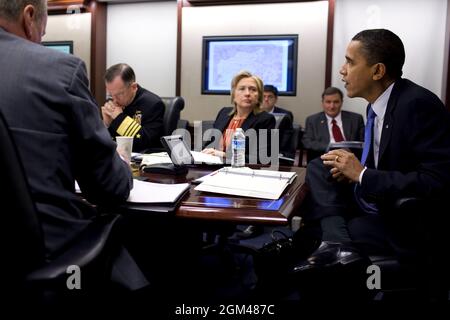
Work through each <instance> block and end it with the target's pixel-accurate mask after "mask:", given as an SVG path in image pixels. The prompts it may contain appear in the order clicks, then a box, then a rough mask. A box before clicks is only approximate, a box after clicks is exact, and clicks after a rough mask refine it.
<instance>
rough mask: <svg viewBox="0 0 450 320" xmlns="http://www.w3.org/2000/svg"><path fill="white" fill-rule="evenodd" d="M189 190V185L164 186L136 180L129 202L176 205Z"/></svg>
mask: <svg viewBox="0 0 450 320" xmlns="http://www.w3.org/2000/svg"><path fill="white" fill-rule="evenodd" d="M187 189H189V183H178V184H163V183H153V182H145V181H139V180H136V179H135V180H134V181H133V190H131V192H130V196H129V197H128V200H127V202H129V203H143V204H164V203H175V202H176V201H177V200H178V199H179V198H180V196H181V195H183V194H184V192H185V191H186V190H187Z"/></svg>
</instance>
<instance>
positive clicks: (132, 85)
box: [101, 63, 165, 152]
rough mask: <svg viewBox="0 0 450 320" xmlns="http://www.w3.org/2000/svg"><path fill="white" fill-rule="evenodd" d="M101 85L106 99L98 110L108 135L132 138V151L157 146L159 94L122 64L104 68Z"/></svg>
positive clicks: (160, 121)
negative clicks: (147, 86) (103, 85)
mask: <svg viewBox="0 0 450 320" xmlns="http://www.w3.org/2000/svg"><path fill="white" fill-rule="evenodd" d="M105 84H106V90H107V92H108V95H109V98H108V101H107V102H106V103H105V105H104V106H103V107H102V108H101V109H102V116H103V122H104V124H105V125H106V126H107V127H108V130H109V133H110V134H111V136H112V137H116V136H127V137H133V138H134V141H133V151H134V152H143V151H145V150H146V149H149V148H152V147H159V146H160V141H159V139H160V137H161V136H162V133H163V117H164V111H165V107H164V103H163V102H162V100H161V99H160V97H158V96H157V95H156V94H154V93H152V92H150V91H148V90H146V89H144V88H142V87H141V86H139V85H138V84H137V83H136V76H135V74H134V71H133V69H132V68H131V67H130V66H129V65H127V64H125V63H118V64H115V65H113V66H111V67H110V68H108V70H106V73H105Z"/></svg>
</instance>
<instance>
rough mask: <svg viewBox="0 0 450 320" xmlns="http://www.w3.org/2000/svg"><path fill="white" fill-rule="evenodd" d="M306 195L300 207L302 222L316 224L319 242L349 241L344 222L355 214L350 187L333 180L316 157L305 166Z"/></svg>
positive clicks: (328, 170) (327, 169) (350, 185)
mask: <svg viewBox="0 0 450 320" xmlns="http://www.w3.org/2000/svg"><path fill="white" fill-rule="evenodd" d="M306 183H307V184H308V186H309V188H310V192H309V194H308V196H307V198H306V199H305V204H304V206H303V208H302V211H303V212H304V214H303V216H304V218H305V221H311V220H312V221H314V220H315V221H317V220H318V221H320V226H321V228H322V240H323V241H335V242H349V241H350V237H349V234H348V231H347V227H346V219H347V218H348V217H349V216H351V215H352V212H354V211H355V207H354V200H353V189H352V188H353V184H348V183H346V182H344V183H340V182H337V181H335V180H334V179H333V178H332V177H331V174H330V168H329V167H326V166H325V165H324V164H323V163H322V160H321V159H320V158H318V159H315V160H313V161H311V162H310V163H309V164H308V168H307V172H306Z"/></svg>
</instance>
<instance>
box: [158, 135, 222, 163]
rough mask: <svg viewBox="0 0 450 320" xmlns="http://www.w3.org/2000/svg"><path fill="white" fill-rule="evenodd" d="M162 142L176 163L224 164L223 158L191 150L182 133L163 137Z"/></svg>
mask: <svg viewBox="0 0 450 320" xmlns="http://www.w3.org/2000/svg"><path fill="white" fill-rule="evenodd" d="M161 142H162V144H163V146H164V148H165V149H166V151H167V154H168V155H169V157H170V159H171V160H172V163H173V164H175V165H188V164H217V165H221V164H223V161H222V159H221V158H219V157H217V156H213V155H211V154H206V153H202V152H198V151H191V150H190V148H189V147H188V146H187V145H186V142H185V141H184V140H183V136H182V135H172V136H164V137H161Z"/></svg>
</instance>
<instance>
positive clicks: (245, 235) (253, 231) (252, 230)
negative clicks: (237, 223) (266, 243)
mask: <svg viewBox="0 0 450 320" xmlns="http://www.w3.org/2000/svg"><path fill="white" fill-rule="evenodd" d="M263 232H264V227H261V226H253V225H250V226H248V227H247V228H245V229H244V231H241V232H238V233H237V234H236V236H237V237H238V238H240V239H249V238H254V237H257V236H259V235H260V234H262V233H263Z"/></svg>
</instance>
